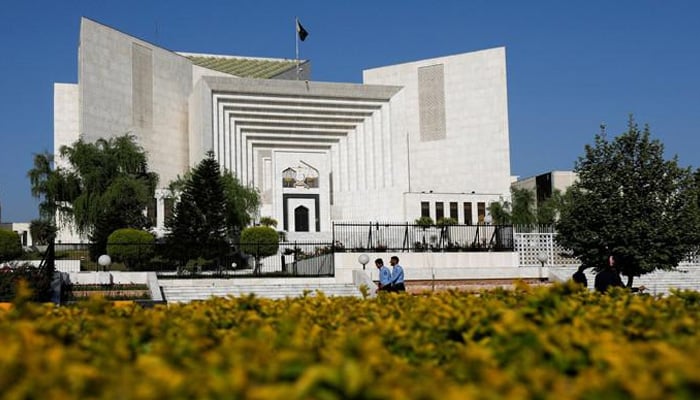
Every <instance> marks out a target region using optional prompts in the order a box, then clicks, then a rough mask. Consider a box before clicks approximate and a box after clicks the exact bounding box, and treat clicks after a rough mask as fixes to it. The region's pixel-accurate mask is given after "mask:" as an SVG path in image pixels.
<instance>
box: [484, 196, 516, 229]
mask: <svg viewBox="0 0 700 400" xmlns="http://www.w3.org/2000/svg"><path fill="white" fill-rule="evenodd" d="M510 208H511V203H510V202H509V201H503V200H501V201H500V202H493V203H491V204H489V215H491V218H493V223H494V224H495V225H508V224H510V221H511V212H510Z"/></svg>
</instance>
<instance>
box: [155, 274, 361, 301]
mask: <svg viewBox="0 0 700 400" xmlns="http://www.w3.org/2000/svg"><path fill="white" fill-rule="evenodd" d="M160 284H161V289H162V291H163V295H164V298H165V300H166V301H167V302H168V303H188V302H191V301H194V300H206V299H209V298H211V297H226V296H236V297H238V296H246V295H250V294H254V295H255V296H257V297H263V298H269V299H284V298H287V297H301V296H303V295H304V294H307V295H309V296H315V295H316V294H317V292H323V294H324V295H326V296H348V297H362V293H361V292H360V290H359V289H358V288H357V287H356V286H355V285H353V284H351V283H335V282H319V283H308V282H307V283H266V282H257V283H256V282H239V281H236V280H215V279H199V280H188V281H187V282H186V283H185V282H178V281H175V280H173V281H167V280H160Z"/></svg>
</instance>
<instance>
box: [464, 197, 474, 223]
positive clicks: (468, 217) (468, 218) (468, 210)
mask: <svg viewBox="0 0 700 400" xmlns="http://www.w3.org/2000/svg"><path fill="white" fill-rule="evenodd" d="M464 223H465V224H466V225H472V224H473V223H474V221H473V220H472V202H471V201H468V202H465V203H464Z"/></svg>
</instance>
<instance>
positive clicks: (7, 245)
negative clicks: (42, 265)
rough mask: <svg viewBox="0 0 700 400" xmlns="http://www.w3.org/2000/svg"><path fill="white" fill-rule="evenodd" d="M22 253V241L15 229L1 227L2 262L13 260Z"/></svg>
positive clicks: (0, 254)
mask: <svg viewBox="0 0 700 400" xmlns="http://www.w3.org/2000/svg"><path fill="white" fill-rule="evenodd" d="M21 255H22V242H21V241H20V238H19V235H18V234H17V232H15V231H11V230H9V229H0V262H3V261H11V260H14V259H15V258H17V257H19V256H21Z"/></svg>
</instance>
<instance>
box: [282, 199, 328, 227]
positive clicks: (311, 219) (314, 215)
mask: <svg viewBox="0 0 700 400" xmlns="http://www.w3.org/2000/svg"><path fill="white" fill-rule="evenodd" d="M282 202H283V221H282V223H283V227H284V230H285V231H287V232H320V231H321V220H320V209H319V208H320V207H319V195H318V194H285V195H283V196H282Z"/></svg>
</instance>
